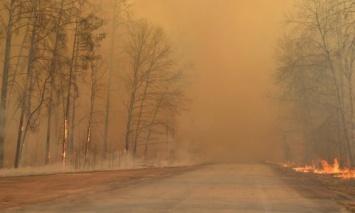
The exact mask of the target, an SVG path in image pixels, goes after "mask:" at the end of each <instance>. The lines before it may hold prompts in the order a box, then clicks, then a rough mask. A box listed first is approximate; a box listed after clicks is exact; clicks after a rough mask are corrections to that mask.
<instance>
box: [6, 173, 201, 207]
mask: <svg viewBox="0 0 355 213" xmlns="http://www.w3.org/2000/svg"><path fill="white" fill-rule="evenodd" d="M193 168H194V167H167V168H147V169H133V170H117V171H100V172H80V173H67V174H53V175H37V176H24V177H1V178H0V209H1V210H6V209H8V208H10V207H16V206H21V205H28V204H34V203H38V202H45V201H50V200H54V199H58V198H61V197H66V196H71V195H77V194H78V193H88V192H91V191H94V190H100V189H103V188H105V187H113V186H114V187H125V186H127V185H130V184H132V183H135V182H137V181H142V180H147V179H151V178H162V177H169V176H172V175H176V174H179V173H182V172H185V171H188V170H192V169H193Z"/></svg>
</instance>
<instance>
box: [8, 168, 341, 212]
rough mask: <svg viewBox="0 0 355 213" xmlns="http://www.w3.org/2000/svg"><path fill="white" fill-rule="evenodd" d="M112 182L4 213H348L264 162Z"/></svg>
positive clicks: (328, 198) (330, 199)
mask: <svg viewBox="0 0 355 213" xmlns="http://www.w3.org/2000/svg"><path fill="white" fill-rule="evenodd" d="M98 175H100V174H98ZM132 178H134V177H132ZM114 183H115V180H111V181H109V180H108V182H107V184H106V186H99V187H98V186H96V187H95V185H90V187H92V190H90V191H88V192H87V193H79V194H72V195H70V196H66V197H64V198H60V199H56V200H53V201H48V202H44V203H37V204H34V205H28V206H22V207H17V208H12V209H8V210H7V211H6V212H8V213H10V212H11V213H12V212H120V213H122V212H130V213H131V212H346V211H345V210H342V208H341V207H340V206H339V205H338V204H337V203H336V201H335V200H333V199H334V198H332V197H329V196H328V195H327V194H326V193H325V194H322V193H319V192H317V193H316V194H313V192H312V189H309V188H308V189H307V190H306V193H303V192H302V190H303V191H304V190H305V189H302V188H303V186H297V185H295V186H293V187H292V186H291V185H292V184H291V185H290V184H289V183H287V182H285V181H284V180H282V179H281V178H280V177H279V176H278V175H277V174H276V173H275V172H274V171H273V169H271V168H270V167H268V166H266V165H263V164H213V165H205V166H199V167H196V168H194V169H190V170H189V169H187V170H186V171H184V172H182V173H178V174H175V175H173V176H168V177H161V178H159V177H158V178H149V179H144V180H140V181H136V182H133V183H132V184H125V185H124V186H120V187H117V185H116V186H115V184H114ZM306 187H307V186H306ZM306 187H305V188H306Z"/></svg>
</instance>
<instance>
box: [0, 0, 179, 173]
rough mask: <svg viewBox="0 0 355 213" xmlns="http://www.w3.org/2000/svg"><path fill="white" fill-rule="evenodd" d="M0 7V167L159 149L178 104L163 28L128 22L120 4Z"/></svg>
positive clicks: (72, 0)
mask: <svg viewBox="0 0 355 213" xmlns="http://www.w3.org/2000/svg"><path fill="white" fill-rule="evenodd" d="M0 6H1V7H2V8H1V11H0V15H1V16H0V21H1V28H0V44H1V45H0V47H1V51H0V54H1V57H2V58H3V60H2V63H3V69H2V73H1V74H2V76H1V77H2V80H1V102H0V168H2V167H4V166H5V165H6V166H8V167H11V166H13V167H15V168H17V167H19V166H28V165H36V164H39V165H41V164H49V163H51V162H56V161H59V160H61V162H62V164H63V165H66V163H67V162H68V161H69V162H72V163H73V164H75V165H76V166H86V167H88V166H94V165H96V164H97V163H98V162H99V160H100V159H103V160H107V159H112V158H118V159H119V158H120V157H121V153H123V152H124V153H125V155H124V156H125V157H127V158H131V157H133V158H134V157H137V156H138V157H139V158H143V157H144V159H147V157H148V147H152V148H151V149H152V151H151V153H155V154H157V153H160V152H159V151H161V150H165V148H166V145H167V143H168V142H169V141H171V138H172V136H173V134H174V131H175V119H176V116H177V115H178V114H179V112H180V111H181V109H182V107H183V105H184V103H185V97H184V74H183V72H182V70H181V69H179V68H178V67H179V65H178V62H177V61H176V60H175V58H176V57H175V51H174V49H173V48H172V47H171V45H170V43H169V41H168V39H167V38H166V35H165V33H164V31H163V29H161V28H160V27H158V26H156V25H154V24H151V23H149V22H148V21H145V20H132V19H131V16H130V14H131V13H130V5H129V4H128V3H127V2H126V1H125V0H111V1H102V2H101V3H100V5H98V4H97V2H93V1H92V2H90V1H88V0H8V1H5V2H4V3H2V5H0ZM107 7H108V8H110V9H106V10H103V9H102V8H107ZM107 11H110V14H109V15H108V13H107ZM113 91H115V92H113ZM117 100H119V101H117ZM122 103H123V104H122ZM120 113H121V114H122V115H125V119H123V116H120V115H121V114H120ZM114 116H116V118H115V117H114ZM123 124H126V125H123ZM124 126H126V128H125V131H123V130H122V131H120V129H123V128H124ZM117 132H122V135H117V134H115V133H117ZM123 138H124V139H123ZM154 144H155V145H154ZM159 144H160V145H159ZM161 144H164V146H161ZM153 145H154V146H153ZM158 145H159V146H158ZM140 147H142V148H140ZM162 147H164V149H162ZM59 155H60V156H59ZM157 155H158V154H157ZM157 155H156V156H157ZM151 156H152V155H151Z"/></svg>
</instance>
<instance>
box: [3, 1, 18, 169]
mask: <svg viewBox="0 0 355 213" xmlns="http://www.w3.org/2000/svg"><path fill="white" fill-rule="evenodd" d="M14 9H15V0H11V5H10V8H9V21H8V24H7V29H6V44H5V56H4V67H3V73H2V86H1V97H0V101H1V102H0V169H1V168H3V167H4V153H5V151H4V144H5V128H6V113H7V109H6V101H7V89H8V80H9V72H10V57H11V43H12V29H13V18H14Z"/></svg>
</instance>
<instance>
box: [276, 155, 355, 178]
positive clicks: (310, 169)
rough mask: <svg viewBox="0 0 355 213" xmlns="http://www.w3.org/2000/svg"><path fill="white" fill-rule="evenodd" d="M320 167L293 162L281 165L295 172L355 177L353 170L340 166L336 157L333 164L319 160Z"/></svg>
mask: <svg viewBox="0 0 355 213" xmlns="http://www.w3.org/2000/svg"><path fill="white" fill-rule="evenodd" d="M320 164H321V166H320V168H317V167H316V166H315V165H312V166H310V165H305V166H295V164H293V163H283V164H281V166H283V167H291V168H292V169H293V170H295V171H296V172H303V173H315V174H331V175H333V176H334V177H337V178H341V179H355V170H354V169H349V168H343V169H342V168H340V166H339V162H338V159H336V158H335V159H334V162H333V164H329V163H328V162H327V161H325V160H321V161H320Z"/></svg>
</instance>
